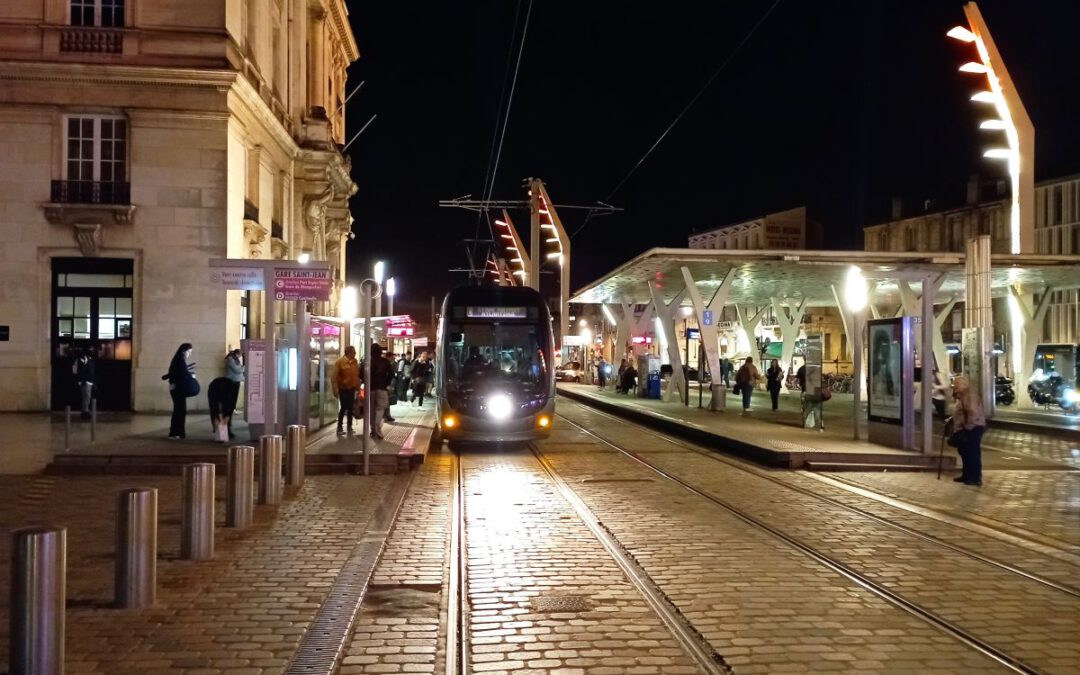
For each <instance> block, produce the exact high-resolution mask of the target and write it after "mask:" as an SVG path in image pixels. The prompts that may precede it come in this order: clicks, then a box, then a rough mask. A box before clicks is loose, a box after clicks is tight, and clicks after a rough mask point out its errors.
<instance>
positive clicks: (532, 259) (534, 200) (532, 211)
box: [527, 178, 544, 290]
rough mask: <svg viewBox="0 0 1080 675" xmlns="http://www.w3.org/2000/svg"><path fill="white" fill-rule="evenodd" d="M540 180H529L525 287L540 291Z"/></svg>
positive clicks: (541, 255)
mask: <svg viewBox="0 0 1080 675" xmlns="http://www.w3.org/2000/svg"><path fill="white" fill-rule="evenodd" d="M543 257H544V256H543V253H541V252H540V179H539V178H530V179H529V271H528V279H527V285H528V286H529V287H530V288H533V289H535V290H540V262H541V260H540V259H541V258H543Z"/></svg>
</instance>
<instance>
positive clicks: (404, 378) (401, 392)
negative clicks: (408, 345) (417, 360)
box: [396, 352, 413, 401]
mask: <svg viewBox="0 0 1080 675" xmlns="http://www.w3.org/2000/svg"><path fill="white" fill-rule="evenodd" d="M412 364H413V362H412V359H410V358H409V352H403V353H402V354H401V358H400V359H398V362H397V366H396V368H397V397H398V400H399V401H404V400H406V399H407V398H408V397H409V388H410V384H411V383H412Z"/></svg>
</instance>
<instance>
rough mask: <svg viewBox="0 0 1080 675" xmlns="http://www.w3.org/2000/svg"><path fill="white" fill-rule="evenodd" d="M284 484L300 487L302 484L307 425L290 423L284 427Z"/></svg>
mask: <svg viewBox="0 0 1080 675" xmlns="http://www.w3.org/2000/svg"><path fill="white" fill-rule="evenodd" d="M286 435H287V439H286V440H287V442H286V444H285V447H286V461H285V484H286V485H288V486H289V487H300V486H302V485H303V484H304V459H305V454H306V452H307V427H305V426H303V425H300V424H291V425H289V427H288V429H286Z"/></svg>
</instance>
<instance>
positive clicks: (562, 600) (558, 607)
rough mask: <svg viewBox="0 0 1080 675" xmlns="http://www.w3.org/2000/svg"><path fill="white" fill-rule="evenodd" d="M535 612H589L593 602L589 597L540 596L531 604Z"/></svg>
mask: <svg viewBox="0 0 1080 675" xmlns="http://www.w3.org/2000/svg"><path fill="white" fill-rule="evenodd" d="M529 605H530V606H531V607H532V610H533V611H534V612H544V613H548V614H555V613H560V612H587V611H589V610H590V609H592V607H593V604H592V601H591V600H589V596H587V595H538V596H537V597H535V598H533V599H532V601H531V602H530V603H529Z"/></svg>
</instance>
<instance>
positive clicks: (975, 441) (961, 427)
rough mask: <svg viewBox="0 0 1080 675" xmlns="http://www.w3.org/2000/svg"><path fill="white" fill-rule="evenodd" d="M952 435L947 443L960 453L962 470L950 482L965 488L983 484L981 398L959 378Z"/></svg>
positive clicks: (983, 423)
mask: <svg viewBox="0 0 1080 675" xmlns="http://www.w3.org/2000/svg"><path fill="white" fill-rule="evenodd" d="M953 398H954V399H956V406H955V407H954V409H953V416H952V421H953V436H952V439H950V444H953V445H956V450H957V452H959V453H960V461H961V463H962V466H963V470H962V471H961V472H960V475H959V476H957V477H956V478H954V479H953V480H954V481H956V482H957V483H963V484H964V485H975V486H981V485H982V436H983V432H985V431H986V413H984V412H983V403H982V398H980V397H979V394H978V393H977V392H976V391H974V390H973V389H972V388H971V386H970V385H969V384H968V379H967V378H966V377H964V376H960V377H958V378H956V379H955V380H953Z"/></svg>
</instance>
